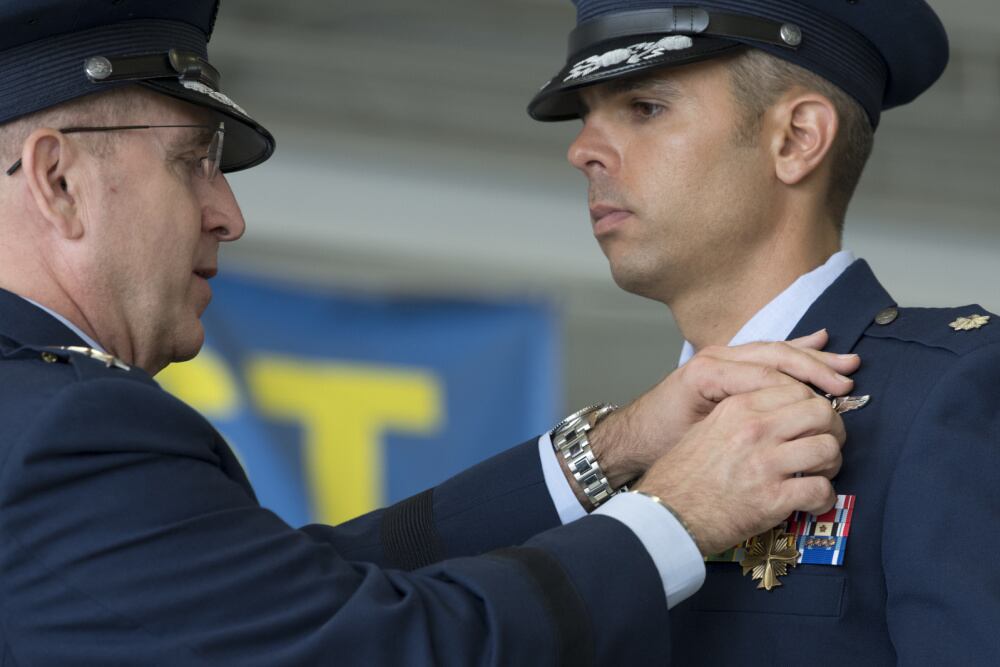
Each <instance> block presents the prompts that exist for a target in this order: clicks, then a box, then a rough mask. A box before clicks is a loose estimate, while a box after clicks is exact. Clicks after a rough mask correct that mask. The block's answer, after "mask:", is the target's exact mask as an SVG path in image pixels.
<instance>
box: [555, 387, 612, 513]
mask: <svg viewBox="0 0 1000 667" xmlns="http://www.w3.org/2000/svg"><path fill="white" fill-rule="evenodd" d="M617 409H618V406H617V405H609V404H607V403H598V404H596V405H588V406H587V407H585V408H584V409H582V410H577V411H576V412H574V413H573V414H571V415H570V416H569V417H566V419H564V420H562V421H561V422H559V424H558V425H557V426H556V427H555V428H553V429H552V430H551V431H549V437H550V438H551V439H552V447H553V449H555V451H556V453H557V454H558V455H560V456H562V457H563V459H564V460H565V461H566V466H567V467H568V468H569V471H570V472H571V473H572V474H573V479H574V480H576V483H577V484H579V485H580V488H581V489H582V490H583V494H584V495H585V496H587V499H588V500H590V502H591V503H593V505H594V507H597V506H599V505H600V504H601V503H603V502H604V501H606V500H607V499H608V498H610V497H611V496H613V495H615V494H616V493H618V492H620V491H622V490H627V489H626V488H624V487H623V488H622V489H613V488H611V483H610V482H608V478H607V477H606V476H605V475H604V471H603V470H601V465H600V464H599V463H598V462H597V458H596V457H595V456H594V452H593V450H592V449H591V448H590V438H589V437H588V434H589V432H590V430H591V429H592V428H594V427H595V426H597V424H598V423H599V422H600V421H601V420H602V419H604V418H605V417H607V416H608V415H609V414H611V413H612V412H614V411H615V410H617Z"/></svg>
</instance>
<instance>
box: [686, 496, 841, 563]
mask: <svg viewBox="0 0 1000 667" xmlns="http://www.w3.org/2000/svg"><path fill="white" fill-rule="evenodd" d="M854 501H855V497H854V496H848V495H838V496H837V504H836V505H834V507H833V509H831V510H830V511H829V512H827V513H825V514H821V515H819V516H815V515H813V514H808V513H806V512H795V513H794V514H792V515H791V516H790V517H788V518H787V519H786V520H785V521H784V522H783V523H782V524H781V526H779V528H781V529H782V530H783V531H785V532H786V533H788V534H789V535H792V536H794V537H795V546H796V548H797V549H798V551H799V556H798V558H797V559H796V561H795V562H796V563H806V564H809V565H834V566H838V567H839V566H841V565H843V564H844V551H845V549H846V548H847V538H848V536H849V535H850V534H851V519H852V517H853V516H854ZM746 556H747V545H746V543H743V544H740V545H737V546H735V547H733V548H732V549H728V550H727V551H724V552H722V553H720V554H715V555H714V556H707V557H706V558H705V560H706V561H708V562H710V563H740V562H743V560H744V559H745V558H746Z"/></svg>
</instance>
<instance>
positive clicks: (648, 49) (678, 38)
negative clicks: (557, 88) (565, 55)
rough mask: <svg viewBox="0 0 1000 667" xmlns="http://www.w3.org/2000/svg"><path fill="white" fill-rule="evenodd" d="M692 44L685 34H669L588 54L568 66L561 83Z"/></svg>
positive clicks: (636, 62) (649, 58) (654, 56)
mask: <svg viewBox="0 0 1000 667" xmlns="http://www.w3.org/2000/svg"><path fill="white" fill-rule="evenodd" d="M692 46H694V40H692V39H691V38H690V37H688V36H687V35H670V36H668V37H664V38H663V39H661V40H660V41H658V42H641V43H639V44H633V45H632V46H630V47H628V48H624V49H615V50H613V51H608V52H607V53H602V54H601V55H599V56H590V57H589V58H586V59H584V60H581V61H580V62H578V63H577V64H575V65H573V67H572V68H570V71H569V76H567V77H566V78H565V79H563V83H565V82H567V81H572V80H573V79H579V78H580V77H584V76H587V75H589V74H593V73H594V72H596V71H597V70H601V69H607V68H608V67H614V66H615V65H621V64H622V63H625V64H627V65H638V64H639V63H641V62H644V61H646V60H651V59H653V58H658V57H660V56H662V55H663V54H664V53H666V52H667V51H683V50H684V49H690V48H691V47H692Z"/></svg>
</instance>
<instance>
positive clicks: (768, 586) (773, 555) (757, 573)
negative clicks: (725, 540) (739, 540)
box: [740, 528, 799, 591]
mask: <svg viewBox="0 0 1000 667" xmlns="http://www.w3.org/2000/svg"><path fill="white" fill-rule="evenodd" d="M746 550H747V551H746V556H745V557H744V558H743V560H742V561H740V566H742V567H743V575H744V576H746V575H747V574H748V573H751V572H752V573H753V580H754V581H759V582H760V583H759V584H758V585H757V588H763V589H764V590H766V591H769V590H772V589H773V588H775V587H776V586H780V585H781V582H780V581H779V580H778V578H779V577H783V576H785V575H786V574H788V568H789V566H791V567H795V566H796V564H797V563H796V561H797V560H798V558H799V550H798V549H797V548H796V547H795V536H794V535H789V534H788V533H786V532H785V531H784V529H782V528H772V529H771V530H769V531H767V532H766V533H761V534H760V535H757V536H756V537H751V538H750V540H749V541H748V542H747V547H746Z"/></svg>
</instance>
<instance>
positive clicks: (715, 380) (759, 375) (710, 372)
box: [685, 357, 805, 403]
mask: <svg viewBox="0 0 1000 667" xmlns="http://www.w3.org/2000/svg"><path fill="white" fill-rule="evenodd" d="M694 362H695V360H694V359H692V360H691V363H694ZM685 370H686V371H687V372H692V373H697V374H698V375H699V377H698V379H697V380H696V383H697V386H699V387H700V390H701V395H702V396H703V397H704V398H705V399H707V400H710V401H714V402H716V403H718V402H720V401H722V400H724V399H726V398H727V397H730V396H737V395H740V394H748V393H751V392H755V391H760V390H762V389H769V388H772V387H782V386H785V387H788V386H796V385H797V386H805V385H803V384H802V383H801V382H799V381H798V380H796V379H794V378H792V377H790V376H788V375H785V374H784V373H782V372H781V371H779V370H777V369H774V368H771V367H770V366H761V365H760V364H752V363H747V362H743V361H728V360H722V359H716V358H710V357H704V358H702V359H701V360H699V361H698V362H697V364H695V365H693V366H691V367H690V368H685Z"/></svg>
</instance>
